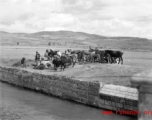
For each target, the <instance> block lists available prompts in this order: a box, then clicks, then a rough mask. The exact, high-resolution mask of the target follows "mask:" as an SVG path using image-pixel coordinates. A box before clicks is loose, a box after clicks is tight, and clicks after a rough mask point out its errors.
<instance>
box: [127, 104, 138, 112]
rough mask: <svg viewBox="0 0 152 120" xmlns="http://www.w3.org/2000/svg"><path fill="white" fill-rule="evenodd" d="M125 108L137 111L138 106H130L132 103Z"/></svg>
mask: <svg viewBox="0 0 152 120" xmlns="http://www.w3.org/2000/svg"><path fill="white" fill-rule="evenodd" d="M124 109H126V110H133V111H137V110H138V107H134V106H130V105H124Z"/></svg>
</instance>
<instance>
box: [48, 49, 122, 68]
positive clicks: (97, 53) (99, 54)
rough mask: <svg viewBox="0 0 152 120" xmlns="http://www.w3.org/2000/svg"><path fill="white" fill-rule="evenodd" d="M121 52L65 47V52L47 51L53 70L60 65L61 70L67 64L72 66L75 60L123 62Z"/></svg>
mask: <svg viewBox="0 0 152 120" xmlns="http://www.w3.org/2000/svg"><path fill="white" fill-rule="evenodd" d="M122 55H123V52H121V51H114V50H98V49H89V50H71V49H67V50H66V51H65V53H62V52H60V51H54V50H51V49H50V51H49V52H48V56H49V59H50V60H52V63H53V65H54V70H57V68H58V67H59V66H61V71H62V70H63V71H64V69H65V68H66V66H68V65H72V66H73V67H74V65H75V63H76V62H90V63H93V62H99V63H111V64H112V63H118V64H119V63H120V62H121V64H123V58H122Z"/></svg>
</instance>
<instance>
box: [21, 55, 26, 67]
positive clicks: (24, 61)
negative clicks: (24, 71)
mask: <svg viewBox="0 0 152 120" xmlns="http://www.w3.org/2000/svg"><path fill="white" fill-rule="evenodd" d="M21 66H22V68H26V59H25V57H23V58H22V59H21Z"/></svg>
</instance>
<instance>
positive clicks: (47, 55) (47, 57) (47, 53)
mask: <svg viewBox="0 0 152 120" xmlns="http://www.w3.org/2000/svg"><path fill="white" fill-rule="evenodd" d="M44 57H45V58H46V59H47V60H50V57H49V51H48V50H46V52H45V54H44Z"/></svg>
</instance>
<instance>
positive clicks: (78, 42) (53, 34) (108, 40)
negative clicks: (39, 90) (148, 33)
mask: <svg viewBox="0 0 152 120" xmlns="http://www.w3.org/2000/svg"><path fill="white" fill-rule="evenodd" d="M0 38H1V40H0V41H1V44H2V45H16V42H20V45H33V46H37V45H39V46H46V45H48V43H49V42H50V45H54V46H73V47H85V46H86V47H87V46H93V47H96V46H98V47H101V48H104V49H109V48H111V49H124V50H152V48H151V46H152V40H149V39H146V38H138V37H107V36H101V35H97V34H89V33H84V32H73V31H41V32H36V33H8V32H4V31H0Z"/></svg>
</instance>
